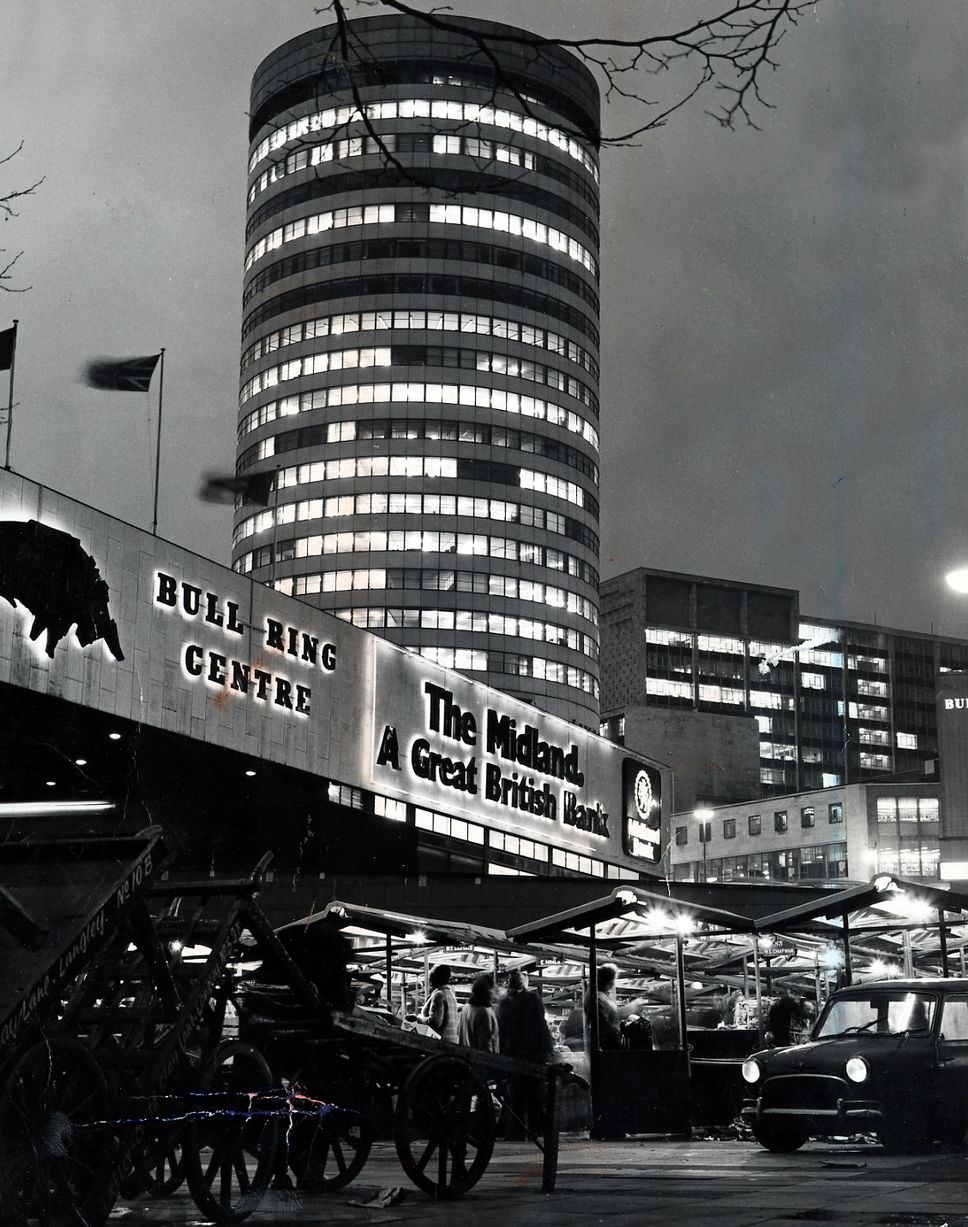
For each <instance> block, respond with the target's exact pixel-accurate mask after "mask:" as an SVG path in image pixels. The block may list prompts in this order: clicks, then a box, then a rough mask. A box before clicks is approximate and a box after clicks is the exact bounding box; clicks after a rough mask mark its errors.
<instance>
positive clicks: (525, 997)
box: [420, 963, 554, 1139]
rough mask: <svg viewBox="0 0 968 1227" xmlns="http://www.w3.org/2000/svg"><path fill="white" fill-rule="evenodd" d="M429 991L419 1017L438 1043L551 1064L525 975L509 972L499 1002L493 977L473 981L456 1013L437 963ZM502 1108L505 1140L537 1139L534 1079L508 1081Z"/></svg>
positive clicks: (540, 1013) (537, 1003)
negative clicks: (529, 1135) (533, 1135)
mask: <svg viewBox="0 0 968 1227" xmlns="http://www.w3.org/2000/svg"><path fill="white" fill-rule="evenodd" d="M430 989H431V991H430V994H429V995H428V997H427V1000H426V1003H425V1004H424V1008H423V1011H422V1012H421V1015H420V1017H421V1018H422V1019H423V1021H424V1022H426V1023H427V1024H428V1025H429V1026H430V1027H431V1028H432V1029H433V1030H434V1031H436V1033H437V1034H438V1035H439V1036H440V1038H441V1039H443V1040H449V1041H450V1042H451V1043H452V1044H464V1045H466V1047H468V1048H476V1049H478V1050H479V1051H480V1052H497V1053H500V1054H501V1055H502V1056H505V1057H516V1058H517V1059H518V1060H521V1061H532V1062H543V1061H550V1060H551V1057H552V1054H553V1053H554V1043H553V1042H552V1039H551V1033H550V1031H549V1030H548V1024H547V1021H546V1020H545V1012H544V1005H543V1004H542V1002H541V997H540V996H539V995H538V994H537V993H536V992H535V991H534V990H533V989H531V988H529V987H528V973H527V972H526V971H519V970H517V969H514V970H512V971H509V972H508V978H507V985H506V987H505V991H504V992H503V993H501V995H500V996H497V995H496V993H495V990H494V977H493V976H490V975H486V974H485V975H479V976H477V977H476V978H475V979H474V981H473V983H472V984H471V992H470V996H469V998H468V999H467V1001H466V1003H465V1004H464V1005H463V1006H461V1007H458V1005H457V998H456V996H455V995H454V990H453V989H452V988H451V987H450V968H449V967H448V966H447V964H446V963H438V964H437V966H436V967H434V969H433V970H432V971H431V973H430ZM504 1107H505V1109H506V1112H505V1116H506V1119H505V1120H504V1128H505V1132H506V1134H507V1136H508V1137H509V1138H512V1139H513V1138H524V1137H526V1136H527V1135H528V1134H534V1133H537V1132H538V1131H539V1130H540V1128H541V1115H542V1113H541V1085H540V1083H539V1082H538V1081H537V1080H536V1079H535V1078H533V1077H526V1076H525V1077H520V1076H512V1077H510V1078H509V1079H508V1081H507V1087H506V1097H505V1100H504Z"/></svg>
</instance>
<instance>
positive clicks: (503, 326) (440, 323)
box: [242, 307, 598, 378]
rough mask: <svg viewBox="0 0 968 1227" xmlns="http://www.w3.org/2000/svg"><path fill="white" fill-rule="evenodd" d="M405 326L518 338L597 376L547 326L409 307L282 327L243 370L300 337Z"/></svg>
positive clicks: (252, 350) (582, 354) (246, 357)
mask: <svg viewBox="0 0 968 1227" xmlns="http://www.w3.org/2000/svg"><path fill="white" fill-rule="evenodd" d="M391 328H392V329H393V330H394V331H395V332H396V331H401V330H403V329H407V330H416V331H418V332H462V333H471V334H472V335H475V336H485V337H499V338H500V339H501V340H502V341H517V342H519V343H520V344H522V345H532V346H534V347H535V348H536V349H546V350H548V351H549V352H550V353H554V354H558V355H559V356H560V357H562V358H567V359H568V360H569V362H574V363H577V365H578V366H582V367H584V368H585V370H586V371H589V372H590V373H591V374H592V375H594V376H595V377H596V378H597V377H598V364H597V362H595V360H594V359H593V358H592V356H591V354H590V353H589V352H588V350H587V349H583V348H582V346H581V345H576V344H575V342H574V341H570V340H569V339H568V338H567V337H563V336H562V335H561V334H560V333H558V332H552V331H550V330H549V329H547V328H539V327H537V326H536V325H533V324H522V323H521V322H520V321H519V320H511V319H508V318H507V317H506V316H494V315H478V314H476V313H474V312H473V311H410V310H403V311H400V310H396V311H394V310H391V309H390V308H389V307H387V308H385V309H384V310H378V311H350V312H344V313H342V314H339V315H322V316H318V317H317V318H316V319H313V320H304V321H303V322H302V323H299V324H292V325H290V326H289V327H288V328H280V329H278V330H277V331H276V332H270V333H268V334H267V335H266V336H264V337H261V338H260V339H259V340H258V341H256V342H255V344H254V345H250V346H249V348H248V349H247V350H246V351H245V353H244V354H243V355H242V370H243V372H244V371H245V370H246V368H247V367H249V366H251V365H252V363H253V362H257V361H258V360H259V359H260V358H264V357H266V356H267V355H268V354H272V353H275V352H276V350H279V349H285V348H286V346H289V345H298V344H300V343H301V342H302V341H315V340H318V339H319V338H320V337H339V336H344V335H345V334H346V333H351V332H377V331H382V330H385V329H391Z"/></svg>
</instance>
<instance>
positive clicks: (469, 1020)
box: [458, 975, 499, 1052]
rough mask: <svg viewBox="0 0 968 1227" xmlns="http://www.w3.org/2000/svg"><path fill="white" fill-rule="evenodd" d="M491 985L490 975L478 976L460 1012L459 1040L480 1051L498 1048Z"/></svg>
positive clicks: (492, 988) (491, 1050)
mask: <svg viewBox="0 0 968 1227" xmlns="http://www.w3.org/2000/svg"><path fill="white" fill-rule="evenodd" d="M493 986H494V981H493V979H492V978H491V977H490V976H487V975H483V976H478V977H477V978H476V979H475V980H474V982H473V984H472V985H471V995H470V997H469V998H468V1001H467V1003H466V1004H465V1005H464V1007H463V1008H462V1009H461V1012H460V1025H459V1028H458V1032H459V1038H460V1042H461V1043H462V1044H466V1045H467V1047H468V1048H477V1049H478V1050H479V1051H480V1052H497V1051H498V1048H499V1039H498V1029H497V1015H496V1014H495V1012H494V1005H493V1000H494V987H493Z"/></svg>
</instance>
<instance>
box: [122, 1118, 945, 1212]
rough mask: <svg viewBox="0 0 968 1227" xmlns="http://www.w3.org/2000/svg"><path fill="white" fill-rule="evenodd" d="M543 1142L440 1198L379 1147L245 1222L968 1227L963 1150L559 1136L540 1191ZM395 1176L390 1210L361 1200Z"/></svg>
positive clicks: (507, 1149) (180, 1200)
mask: <svg viewBox="0 0 968 1227" xmlns="http://www.w3.org/2000/svg"><path fill="white" fill-rule="evenodd" d="M540 1181H541V1168H540V1156H539V1154H538V1152H537V1151H536V1150H535V1149H533V1148H531V1147H528V1146H525V1145H524V1144H516V1143H508V1142H503V1143H498V1146H497V1148H496V1149H495V1153H494V1157H493V1159H492V1160H491V1164H490V1166H489V1168H488V1170H487V1172H486V1174H485V1176H484V1178H483V1179H482V1180H481V1182H480V1183H479V1184H478V1185H477V1186H476V1187H475V1188H474V1189H473V1190H472V1191H471V1192H470V1193H468V1194H466V1195H465V1196H464V1197H463V1198H461V1199H459V1200H458V1201H455V1202H449V1203H447V1202H444V1203H438V1204H435V1203H433V1202H432V1201H430V1199H429V1198H427V1197H426V1196H425V1195H424V1194H422V1193H420V1192H418V1191H417V1190H415V1189H413V1188H412V1187H410V1186H409V1185H408V1183H407V1180H406V1178H405V1177H404V1176H403V1174H402V1172H401V1171H400V1167H399V1165H398V1163H397V1161H396V1156H395V1154H394V1152H393V1149H392V1146H386V1145H380V1146H377V1147H374V1151H373V1154H372V1155H371V1157H370V1160H369V1162H368V1163H367V1166H366V1168H365V1170H364V1171H363V1173H362V1175H361V1176H360V1178H359V1180H358V1182H357V1183H355V1184H353V1185H351V1186H349V1188H346V1189H343V1190H341V1191H340V1192H339V1193H335V1194H332V1195H330V1196H328V1197H320V1196H313V1197H299V1195H297V1194H283V1193H271V1194H269V1195H268V1196H267V1197H266V1199H265V1201H264V1202H263V1204H262V1206H261V1207H260V1209H259V1210H258V1211H257V1212H256V1213H255V1214H254V1215H253V1216H252V1217H251V1218H250V1219H248V1220H247V1221H248V1222H249V1223H251V1224H252V1227H263V1225H267V1224H282V1223H287V1224H288V1223H293V1224H313V1225H316V1227H322V1225H323V1224H326V1225H329V1224H342V1223H356V1224H371V1223H372V1224H375V1225H377V1227H383V1225H385V1224H390V1225H394V1224H401V1223H409V1224H421V1223H431V1222H439V1223H442V1224H443V1223H447V1224H452V1223H453V1224H457V1225H458V1227H517V1225H518V1224H522V1225H523V1224H527V1225H528V1227H584V1225H585V1224H604V1225H605V1227H624V1225H625V1224H628V1225H629V1227H633V1225H634V1227H804V1224H810V1223H819V1224H829V1225H833V1227H837V1225H839V1224H842V1225H843V1227H943V1225H944V1227H968V1152H965V1151H953V1150H952V1151H948V1152H945V1153H936V1154H932V1155H927V1156H917V1157H905V1158H897V1157H889V1156H887V1155H884V1154H883V1153H882V1152H881V1150H880V1148H879V1147H876V1146H873V1145H872V1146H835V1145H823V1144H820V1143H810V1144H809V1145H808V1146H806V1147H804V1149H803V1150H801V1151H799V1152H797V1153H796V1154H793V1155H771V1154H769V1153H767V1152H766V1151H764V1150H761V1149H760V1148H759V1147H758V1146H756V1145H755V1144H754V1143H749V1142H740V1141H735V1140H731V1141H697V1142H683V1141H681V1140H672V1139H657V1138H651V1139H643V1140H636V1141H633V1140H626V1141H622V1142H590V1141H588V1140H587V1139H580V1138H571V1137H566V1138H563V1139H562V1148H561V1163H560V1167H559V1174H558V1188H557V1191H556V1192H555V1193H554V1194H551V1195H550V1196H545V1195H543V1194H542V1193H541V1192H540ZM393 1186H400V1187H402V1188H404V1189H405V1190H406V1192H405V1196H404V1198H403V1200H402V1201H400V1202H399V1203H398V1204H396V1205H392V1206H390V1207H387V1208H375V1207H365V1206H360V1205H354V1204H352V1203H354V1202H365V1201H367V1200H368V1199H369V1198H370V1197H372V1196H374V1194H377V1193H379V1191H380V1190H386V1189H388V1188H391V1187H393ZM111 1222H112V1224H118V1223H123V1224H124V1227H149V1225H151V1227H156V1225H157V1224H165V1225H166V1227H198V1225H200V1224H202V1223H204V1222H205V1220H204V1219H203V1218H202V1217H201V1216H200V1215H199V1213H198V1211H197V1210H196V1209H195V1208H194V1206H193V1204H192V1202H191V1201H190V1199H189V1198H188V1197H187V1195H185V1194H184V1193H181V1192H179V1193H176V1194H175V1195H174V1197H172V1198H170V1199H169V1200H168V1201H167V1202H164V1203H155V1204H149V1203H146V1202H143V1201H142V1202H129V1203H122V1204H121V1205H119V1206H117V1207H116V1209H115V1210H114V1213H113V1215H112V1218H111Z"/></svg>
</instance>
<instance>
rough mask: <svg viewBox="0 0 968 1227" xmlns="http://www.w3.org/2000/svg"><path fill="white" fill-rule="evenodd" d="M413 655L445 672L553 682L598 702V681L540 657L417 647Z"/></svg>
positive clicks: (572, 667) (518, 653)
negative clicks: (456, 670)
mask: <svg viewBox="0 0 968 1227" xmlns="http://www.w3.org/2000/svg"><path fill="white" fill-rule="evenodd" d="M414 651H415V652H416V653H417V654H418V655H419V656H423V657H424V658H425V659H426V660H432V661H433V662H434V664H436V665H441V666H443V668H445V669H458V670H460V671H462V672H463V671H471V672H475V673H503V674H505V675H508V676H510V677H526V678H532V679H533V680H534V681H538V682H554V683H556V684H557V685H560V686H569V687H570V688H571V689H572V690H581V691H584V693H585V694H590V695H593V696H594V697H595V698H598V679H597V678H596V677H594V676H593V675H592V674H591V673H588V672H586V670H584V669H579V668H578V667H577V666H576V665H566V664H565V663H564V662H563V661H560V660H545V659H544V658H543V657H541V656H523V655H522V654H521V653H520V652H486V651H483V650H482V649H480V648H442V647H437V646H433V647H429V646H428V647H419V648H414Z"/></svg>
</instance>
